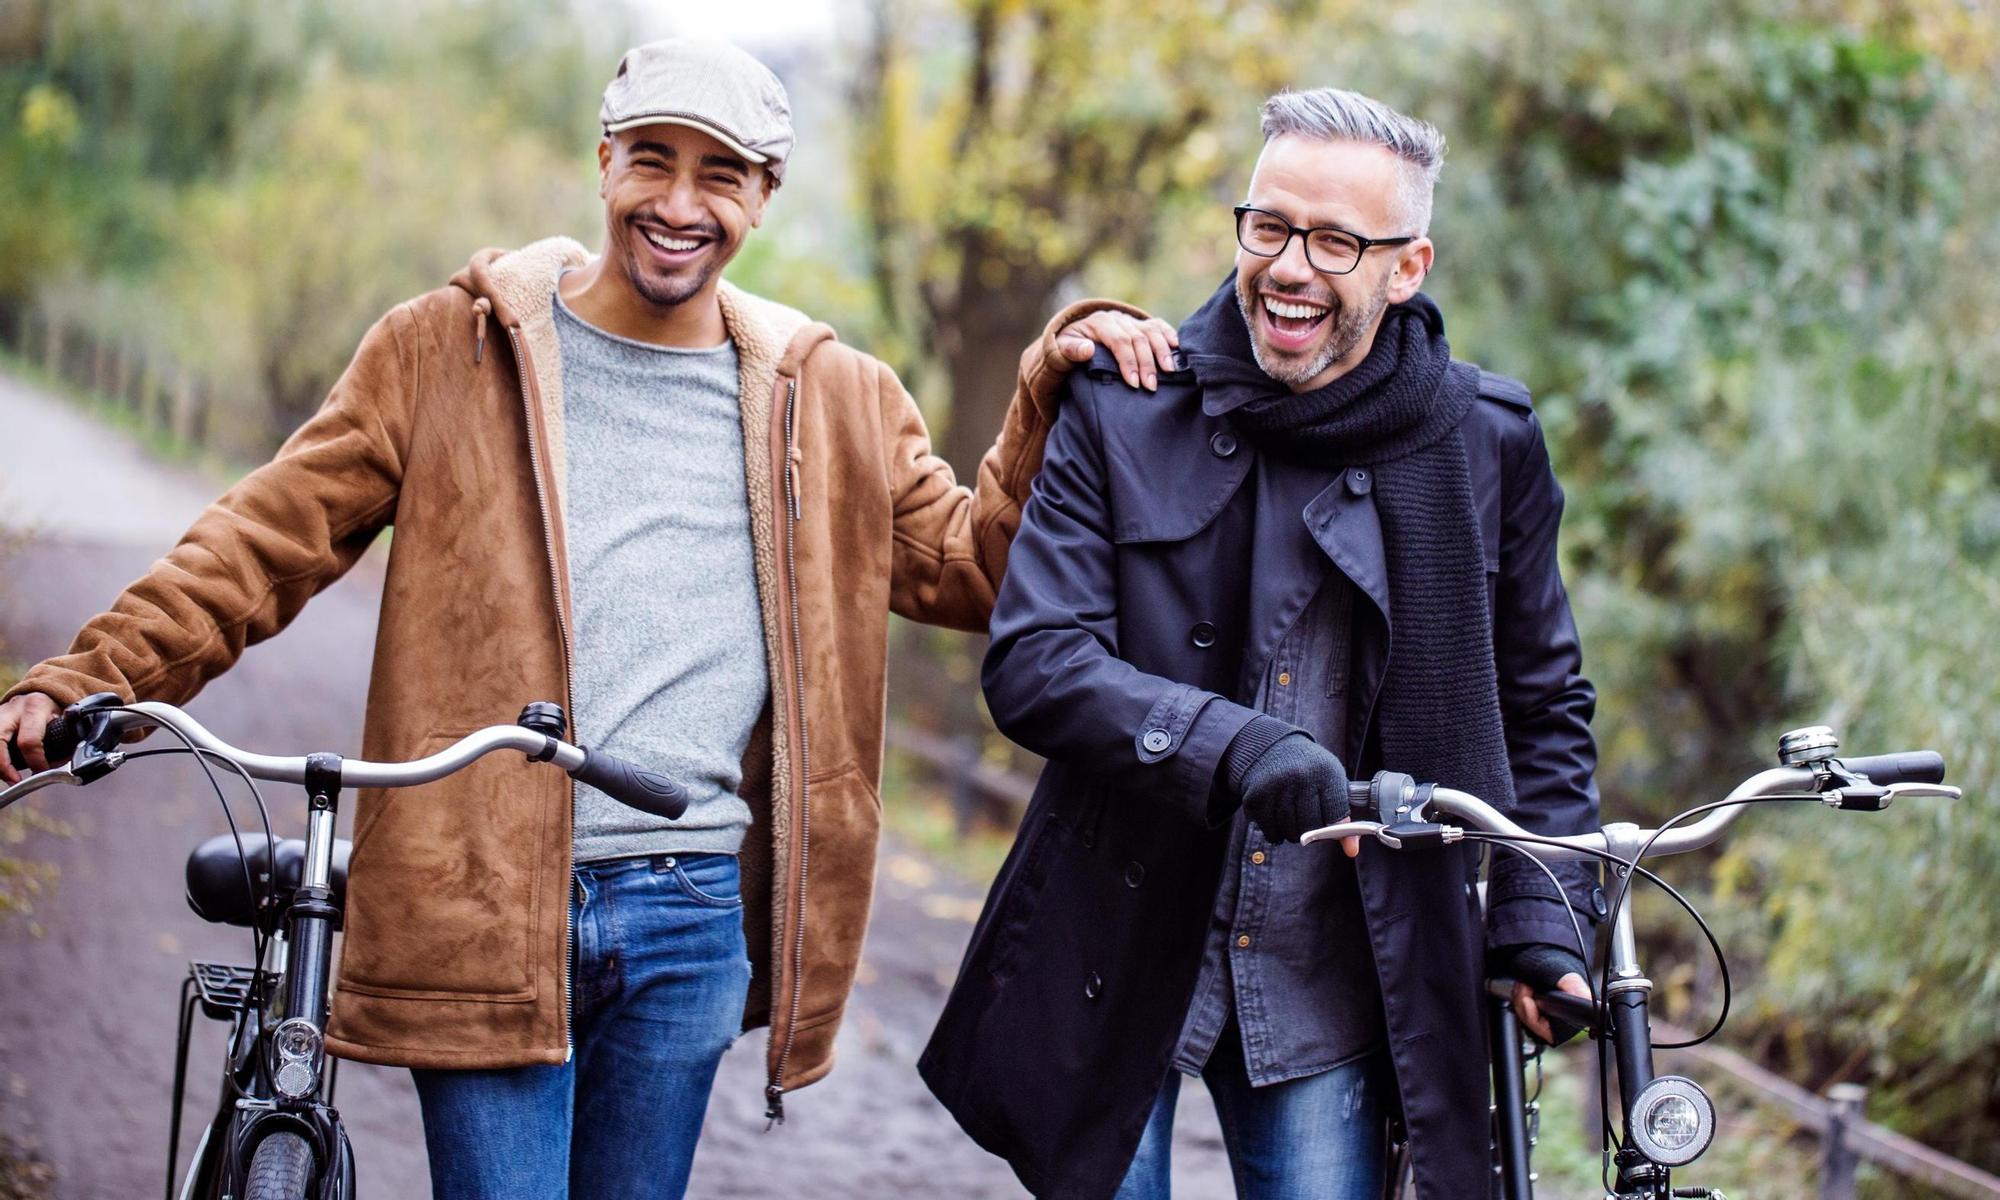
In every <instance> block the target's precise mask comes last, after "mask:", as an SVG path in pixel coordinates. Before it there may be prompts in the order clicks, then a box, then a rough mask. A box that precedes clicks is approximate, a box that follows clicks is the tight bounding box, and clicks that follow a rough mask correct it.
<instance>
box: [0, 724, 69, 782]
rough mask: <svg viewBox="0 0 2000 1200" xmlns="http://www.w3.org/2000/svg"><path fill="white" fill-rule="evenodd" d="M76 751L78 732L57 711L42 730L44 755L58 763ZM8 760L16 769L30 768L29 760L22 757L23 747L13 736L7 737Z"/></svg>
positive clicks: (48, 759)
mask: <svg viewBox="0 0 2000 1200" xmlns="http://www.w3.org/2000/svg"><path fill="white" fill-rule="evenodd" d="M75 753H76V734H74V733H72V732H70V727H69V722H67V721H65V720H63V715H62V714H61V713H57V714H56V715H55V716H53V717H50V718H49V723H48V726H47V727H46V728H44V729H43V730H42V757H43V758H44V759H45V760H47V761H48V762H50V763H56V762H60V761H62V760H63V759H66V758H68V757H70V756H71V755H72V754H75ZM7 761H8V762H10V763H12V764H13V766H14V769H15V770H16V771H25V770H27V769H28V760H27V759H25V758H22V757H21V747H20V745H19V744H18V743H17V742H16V741H15V740H14V739H13V738H8V739H7Z"/></svg>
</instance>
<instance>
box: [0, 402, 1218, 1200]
mask: <svg viewBox="0 0 2000 1200" xmlns="http://www.w3.org/2000/svg"><path fill="white" fill-rule="evenodd" d="M0 424H3V425H4V427H5V428H6V429H7V430H8V433H9V438H8V440H9V443H10V444H11V445H13V446H16V447H24V446H25V447H33V448H34V449H33V451H32V452H30V453H25V454H15V455H11V456H10V458H11V459H12V460H13V461H10V462H9V463H8V464H7V465H6V466H5V467H4V468H0V525H7V526H10V527H13V528H16V529H19V528H20V527H21V526H23V525H28V526H31V527H32V532H33V533H34V534H35V536H34V539H33V541H32V542H31V543H30V544H28V545H27V546H26V547H25V548H23V549H21V550H19V551H17V552H15V553H14V554H13V555H12V556H11V557H10V558H8V559H7V560H6V562H5V563H4V564H0V638H4V646H5V651H4V652H5V654H6V655H7V656H8V657H11V658H13V659H15V660H17V661H33V660H34V659H36V658H39V657H42V656H45V655H47V654H51V653H56V652H59V651H60V650H61V649H62V648H63V647H64V646H65V645H66V644H67V641H68V639H69V637H70V636H71V634H72V633H73V632H74V631H75V629H76V627H77V625H78V624H80V623H81V622H82V621H83V620H84V619H86V618H87V617H89V616H90V615H91V614H93V613H95V612H97V611H98V610H99V609H100V608H101V607H102V606H103V605H104V604H105V603H106V602H108V601H109V600H110V599H111V598H112V597H113V596H114V595H115V594H116V593H117V591H118V589H119V588H120V587H122V586H123V585H124V584H125V583H127V582H128V581H129V580H131V579H132V578H133V577H135V576H136V575H138V574H139V573H141V572H142V571H144V570H145V568H146V566H147V564H148V563H149V562H151V561H152V560H153V559H154V558H155V557H157V556H158V554H159V553H161V552H162V551H163V550H165V549H166V548H167V547H168V546H169V545H170V544H171V543H172V541H173V539H174V538H175V537H176V536H177V535H178V533H179V532H180V531H181V530H182V529H184V528H185V527H186V526H187V524H188V522H189V521H190V520H192V518H193V517H194V516H195V514H197V513H198V512H199V511H200V509H201V506H202V505H203V504H204V503H205V502H206V501H207V500H208V499H209V498H210V496H211V495H212V493H213V491H214V490H215V485H214V484H213V483H212V482H211V481H208V480H204V479H202V478H200V477H198V476H195V475H193V474H191V473H188V472H186V471H182V470H178V469H174V468H169V467H163V466H161V465H160V464H158V463H156V462H154V461H153V460H151V459H150V458H149V457H148V456H147V455H146V454H145V453H144V452H143V451H142V450H141V449H139V448H138V447H137V446H135V445H134V444H132V443H131V442H130V441H129V440H128V439H125V438H121V437H118V436H115V435H110V434H107V433H106V432H105V431H104V430H102V429H101V428H99V427H97V426H96V425H95V424H93V423H92V422H90V421H89V420H88V419H86V418H84V417H82V416H80V415H78V414H77V413H76V412H75V411H74V410H72V409H70V408H68V407H66V406H64V405H63V404H61V403H60V402H57V401H53V400H51V399H49V398H47V397H46V396H43V395H41V394H39V393H37V392H36V391H34V390H33V389H31V388H28V387H26V386H23V385H22V384H21V383H19V382H18V381H16V380H13V379H10V378H8V377H6V376H4V375H0ZM379 592H380V577H379V573H378V572H377V571H376V570H375V568H374V567H373V565H372V564H370V563H365V562H364V563H363V564H362V565H361V566H360V567H359V568H357V569H356V570H355V572H354V573H353V574H352V575H351V576H350V577H349V578H347V579H345V580H343V581H341V582H340V583H339V584H337V585H335V586H334V587H332V588H331V589H329V590H328V591H327V592H325V593H324V594H322V595H321V596H320V597H318V598H317V599H316V600H315V601H314V602H313V603H312V604H311V605H309V606H307V608H306V610H305V613H304V614H303V615H302V616H301V617H300V619H299V620H298V621H297V622H296V623H295V624H294V625H293V626H292V627H291V628H290V629H288V630H287V631H286V632H285V633H284V635H282V636H280V637H278V638H276V639H274V640H273V641H271V642H269V643H267V644H265V645H262V646H258V647H253V648H252V649H251V650H250V651H249V653H247V654H246V655H245V656H244V658H243V661H242V662H241V664H240V665H239V666H238V667H237V668H236V669H235V670H234V671H232V672H231V673H230V674H229V675H227V676H225V677H223V678H222V679H220V680H218V681H217V682H216V683H214V684H213V685H211V686H210V687H209V689H208V690H207V691H205V692H204V693H203V694H202V695H201V696H200V697H199V698H198V699H197V700H196V701H195V702H194V703H193V704H192V705H191V706H190V707H191V709H192V710H193V711H194V712H195V713H196V715H198V716H199V717H201V718H202V720H203V721H204V722H206V723H208V724H209V725H210V726H211V727H213V728H214V729H216V730H217V731H218V732H219V733H221V734H222V735H223V736H225V737H227V738H229V739H230V740H232V741H234V742H236V743H238V744H239V745H247V746H257V747H271V748H274V749H283V750H289V751H295V752H300V753H303V752H305V751H306V750H316V749H331V750H337V751H342V752H346V753H353V752H355V751H357V750H358V748H359V739H360V716H361V706H362V698H363V694H364V691H365V687H366V674H367V667H368V656H367V654H365V653H362V652H361V651H360V648H361V647H365V646H368V645H370V644H371V642H372V638H373V635H374V624H375V608H376V604H377V600H378V597H379ZM134 765H135V767H136V766H138V765H139V764H134ZM145 765H146V766H148V767H150V768H152V769H148V770H136V769H128V770H126V771H124V772H121V773H120V774H119V775H117V776H114V777H113V778H111V779H109V780H107V781H105V782H104V783H101V784H98V785H96V786H94V787H92V788H91V789H89V790H88V791H87V792H76V793H71V792H68V791H67V790H64V791H63V792H62V794H61V795H60V796H56V797H55V798H54V799H53V800H51V801H49V802H48V803H46V804H45V805H44V808H45V809H46V810H48V811H51V812H55V813H57V814H59V815H60V816H62V817H63V818H64V819H66V820H69V821H70V822H71V823H72V824H73V825H74V826H75V827H76V836H74V837H72V838H68V839H40V840H37V841H35V842H33V843H31V846H30V849H31V850H32V852H33V853H34V854H35V856H37V857H39V858H42V859H44V860H46V861H51V862H54V863H55V864H56V865H57V866H58V867H59V868H60V870H61V878H60V882H59V884H58V885H57V887H56V888H55V889H54V890H53V892H52V893H51V894H49V895H46V896H44V897H43V898H42V899H41V900H40V902H39V903H38V905H37V910H36V912H35V914H34V916H35V919H36V920H37V921H38V922H40V924H41V925H42V926H43V932H42V933H41V934H40V936H35V935H33V934H31V933H30V932H29V931H28V930H26V929H25V928H23V927H22V926H21V925H20V924H19V923H8V924H6V925H4V926H0V962H4V964H5V966H4V970H0V981H4V982H0V1131H4V1132H7V1133H9V1134H11V1135H12V1136H13V1137H15V1138H16V1139H18V1140H19V1141H21V1142H23V1143H25V1144H26V1145H28V1146H29V1147H30V1148H31V1149H32V1150H33V1152H34V1153H36V1154H37V1155H39V1156H40V1157H42V1158H45V1159H46V1160H48V1161H49V1162H50V1163H51V1164H52V1165H53V1166H54V1168H55V1171H56V1178H57V1183H56V1188H55V1192H54V1195H55V1196H57V1197H62V1198H65V1200H87V1198H88V1200H95V1198H97V1197H110V1196H143V1195H152V1194H158V1192H159V1191H160V1188H161V1182H162V1171H163V1168H164V1166H165V1162H164V1159H165V1151H166V1137H167V1097H168V1096H169V1093H170V1092H171V1083H172V1071H173V1061H172V1060H173V1033H174V1030H173V1021H174V1000H175V997H176V995H177V994H178V990H179V986H180V980H181V978H182V975H183V974H184V972H185V970H186V964H187V962H188V960H189V959H191V958H214V959H220V960H226V961H243V960H245V959H246V958H247V955H248V939H247V937H246V936H245V935H244V934H243V933H242V931H239V930H231V929H221V928H217V927H214V926H209V925H205V924H203V923H202V922H201V921H199V920H197V919H196V918H195V917H194V916H193V914H192V913H190V912H189V911H188V910H187V909H186V907H185V905H184V904H183V903H182V901H181V892H182V884H181V870H182V863H183V860H184V858H185V855H186V851H187V850H188V848H189V847H191V846H193V845H194V844H195V843H196V842H197V841H199V840H200V839H201V838H204V837H206V836H209V835H210V834H212V833H218V832H222V831H224V829H225V828H226V827H225V825H224V824H223V822H222V818H221V816H220V814H219V810H218V809H217V807H216V804H215V800H214V797H213V795H212V794H211V793H209V792H208V791H207V785H206V783H205V782H203V781H202V779H201V776H200V774H199V772H198V771H196V770H194V768H193V767H192V766H190V765H187V764H183V763H179V762H167V763H148V764H145ZM44 795H45V796H50V795H53V794H52V793H45V794H44ZM267 797H268V798H269V799H270V800H271V801H272V802H273V809H274V811H273V819H274V821H275V822H277V823H278V824H280V825H282V826H283V827H284V828H285V830H287V831H290V832H294V833H295V832H297V831H298V829H299V827H300V824H301V822H300V820H299V816H298V813H297V811H296V809H295V807H294V806H292V805H290V804H289V803H287V801H288V800H289V797H287V796H284V795H283V794H282V792H281V791H279V790H278V789H270V790H267ZM38 799H40V798H38ZM253 819H254V818H253ZM877 899H878V907H877V913H876V919H875V924H874V926H873V928H872V930H871V932H870V934H869V941H868V949H867V954H866V958H865V961H864V962H863V965H862V970H861V980H860V983H859V986H858V988H857V991H856V996H855V999H854V1003H853V1005H852V1007H851V1009H850V1015H849V1018H848V1020H847V1023H846V1025H845V1027H844V1028H843V1029H842V1031H841V1035H840V1042H839V1056H840V1059H839V1067H838V1068H837V1069H836V1070H835V1072H834V1073H833V1075H832V1076H831V1077H830V1078H829V1079H828V1080H827V1081H825V1082H824V1083H821V1084H818V1085H815V1086H814V1087H812V1088H810V1089H808V1090H806V1091H804V1092H801V1093H799V1094H798V1095H797V1096H796V1097H794V1098H793V1099H792V1102H791V1104H790V1105H789V1108H788V1115H789V1117H790V1120H789V1123H788V1124H787V1125H785V1126H784V1127H783V1128H781V1129H779V1130H777V1131H775V1132H771V1133H766V1132H765V1122H764V1119H763V1099H762V1095H761V1091H762V1083H763V1078H762V1062H763V1036H762V1034H761V1033H759V1034H754V1035H751V1036H749V1037H746V1038H744V1039H742V1040H741V1041H740V1042H739V1043H738V1044H737V1046H736V1048H735V1049H734V1050H732V1051H731V1052H730V1054H729V1056H728V1057H727V1058H726V1059H725V1060H724V1063H723V1069H722V1077H721V1079H720V1080H719V1081H718V1083H717V1086H716V1094H715V1099H714V1102H713V1103H712V1104H711V1106H710V1109H709V1118H708V1126H707V1130H706V1133H705V1134H704V1139H703V1142H702V1145H701V1149H700V1151H699V1153H698V1154H697V1156H696V1161H695V1172H694V1183H693V1185H692V1187H691V1189H690V1194H691V1195H693V1196H697V1197H711V1196H714V1197H755V1196H798V1195H812V1196H819V1197H871V1198H872V1197H884V1196H912V1197H931V1196H949V1197H953V1198H954V1200H974V1198H981V1197H1015V1196H1020V1195H1022V1194H1023V1193H1022V1191H1021V1189H1020V1187H1019V1185H1018V1184H1016V1183H1015V1182H1014V1179H1013V1176H1012V1174H1011V1173H1010V1172H1009V1171H1008V1170H1007V1168H1006V1166H1005V1165H1004V1164H1003V1163H1001V1162H1000V1161H999V1160H998V1159H995V1158H992V1157H990V1156H989V1155H987V1154H985V1153H984V1152H983V1151H981V1150H979V1149H978V1148H977V1147H976V1146H974V1145H973V1144H972V1143H971V1142H970V1141H968V1140H967V1139H966V1138H965V1137H964V1135H962V1134H961V1133H960V1132H959V1131H958V1129H957V1127H956V1126H955V1125H954V1124H953V1123H952V1121H951V1120H950V1118H949V1117H948V1116H946V1115H945V1113H944V1111H943V1110H942V1109H940V1108H939V1107H938V1106H937V1104H936V1103H935V1102H934V1101H933V1100H932V1099H931V1097H930V1095H929V1093H928V1092H926V1091H925V1090H924V1088H923V1086H922V1084H921V1082H920V1081H919V1080H918V1079H917V1077H916V1070H915V1066H914V1064H915V1060H916V1056H917V1053H918V1052H919V1051H920V1050H921V1048H922V1046H923V1042H924V1040H925V1038H926V1037H928V1036H929V1032H930V1028H931V1025H932V1022H933V1020H934V1019H935V1016H936V1013H937V1010H938V1008H939V1006H940V1005H941V1004H942V1003H943V1000H944V994H945V989H946V986H947V984H948V981H949V980H950V978H951V976H952V973H953V972H954V971H955V970H956V967H957V963H958V959H959V954H960V951H961V950H962V949H963V947H964V943H965V938H966V936H967V934H968V932H969V931H970V928H971V925H970V921H971V916H972V914H973V912H974V911H976V904H977V899H978V894H977V891H976V890H975V889H972V888H968V887H967V886H966V885H965V884H964V883H963V882H962V881H954V880H952V879H949V878H947V877H945V876H944V875H943V874H942V873H941V872H939V871H938V870H937V869H936V868H935V867H933V866H932V865H930V864H928V863H926V862H923V861H920V860H919V859H917V858H915V857H913V856H912V855H910V854H908V853H906V852H904V851H902V850H899V849H898V848H897V847H895V846H890V847H888V849H887V851H886V852H885V855H884V859H883V866H882V872H881V877H880V883H879V886H878V894H877ZM199 1033H200V1035H201V1039H200V1041H199V1042H198V1043H197V1045H196V1047H195V1049H194V1051H193V1053H192V1055H191V1064H192V1065H191V1069H190V1078H191V1081H192V1082H191V1086H190V1088H189V1092H188V1094H189V1106H190V1119H191V1122H194V1123H198V1121H199V1117H198V1116H197V1114H198V1113H199V1110H200V1109H201V1107H202V1106H203V1105H205V1104H206V1103H208V1102H209V1098H210V1097H211V1096H212V1095H213V1092H212V1090H211V1089H212V1087H213V1080H212V1070H211V1068H210V1066H209V1064H210V1063H212V1062H213V1061H214V1059H215V1058H216V1056H217V1055H218V1054H219V1051H220V1045H221V1040H220V1027H219V1026H213V1025H209V1026H207V1027H205V1028H202V1029H201V1030H200V1031H199ZM1198 1095H1199V1089H1198V1087H1197V1088H1193V1089H1189V1096H1190V1097H1197V1096H1198ZM339 1101H340V1106H341V1109H342V1112H343V1114H344V1115H345V1116H346V1118H347V1120H348V1123H349V1125H350V1128H351V1129H352V1131H353V1137H354V1141H355V1144H356V1147H357V1150H358V1153H359V1156H360V1163H361V1171H360V1183H361V1186H362V1188H363V1189H364V1192H365V1194H366V1195H368V1196H371V1197H377V1198H379V1197H392V1198H396V1200H404V1198H412V1200H422V1198H423V1197H427V1196H428V1195H429V1187H428V1183H427V1177H426V1172H425V1166H424V1152H423V1140H422V1136H421V1132H420V1130H421V1124H420V1120H419V1117H418V1113H417V1106H416V1100H415V1094H414V1092H413V1091H412V1090H411V1088H410V1084H409V1079H408V1076H407V1075H406V1074H405V1073H404V1072H402V1071H397V1070H386V1069H380V1068H374V1067H368V1066H362V1065H357V1064H351V1063H350V1064H346V1065H345V1066H343V1067H342V1069H341V1073H340V1094H339ZM1180 1111H1181V1113H1182V1119H1181V1128H1180V1130H1179V1139H1178V1140H1179V1147H1178V1148H1179V1154H1178V1162H1177V1164H1176V1167H1177V1170H1176V1174H1177V1177H1178V1179H1177V1182H1178V1183H1179V1185H1180V1187H1179V1189H1178V1194H1179V1195H1181V1196H1184V1197H1193V1198H1198V1200H1200V1198H1207V1197H1218V1196H1224V1195H1227V1194H1228V1191H1229V1188H1228V1184H1227V1171H1226V1167H1225V1166H1224V1165H1223V1163H1222V1161H1221V1153H1220V1145H1221V1143H1220V1138H1219V1135H1218V1134H1217V1132H1216V1129H1215V1126H1214V1121H1213V1117H1212V1116H1211V1115H1210V1112H1209V1106H1208V1105H1207V1104H1206V1103H1196V1102H1192V1100H1191V1099H1184V1101H1183V1103H1182V1104H1181V1106H1180ZM194 1137H195V1131H194V1130H193V1129H190V1130H188V1131H187V1132H186V1133H185V1134H184V1137H183V1142H184V1148H183V1157H184V1158H185V1154H186V1148H187V1147H191V1146H192V1144H193V1141H194Z"/></svg>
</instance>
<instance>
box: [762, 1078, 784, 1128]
mask: <svg viewBox="0 0 2000 1200" xmlns="http://www.w3.org/2000/svg"><path fill="white" fill-rule="evenodd" d="M764 1119H765V1121H766V1122H767V1124H766V1125H765V1126H764V1132H765V1133H769V1132H771V1130H772V1129H774V1128H776V1127H777V1126H779V1125H783V1124H784V1123H785V1089H783V1088H781V1087H779V1086H778V1085H777V1084H775V1083H774V1084H772V1085H770V1086H769V1087H767V1088H765V1089H764Z"/></svg>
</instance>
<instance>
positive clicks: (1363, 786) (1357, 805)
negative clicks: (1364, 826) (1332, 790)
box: [1347, 779, 1375, 812]
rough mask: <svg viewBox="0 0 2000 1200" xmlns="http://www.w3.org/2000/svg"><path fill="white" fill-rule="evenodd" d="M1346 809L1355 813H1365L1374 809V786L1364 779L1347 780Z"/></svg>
mask: <svg viewBox="0 0 2000 1200" xmlns="http://www.w3.org/2000/svg"><path fill="white" fill-rule="evenodd" d="M1347 807H1348V808H1350V809H1352V810H1353V811H1355V812H1367V811H1368V810H1369V809H1372V808H1374V807H1375V800H1374V784H1372V783H1370V782H1369V781H1368V780H1366V779H1353V780H1349V781H1348V784H1347Z"/></svg>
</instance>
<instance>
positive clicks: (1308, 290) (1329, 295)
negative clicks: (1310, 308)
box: [1252, 279, 1340, 309]
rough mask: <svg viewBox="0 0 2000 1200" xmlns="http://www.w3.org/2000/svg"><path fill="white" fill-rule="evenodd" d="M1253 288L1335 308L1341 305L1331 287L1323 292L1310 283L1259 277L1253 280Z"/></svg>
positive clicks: (1268, 293)
mask: <svg viewBox="0 0 2000 1200" xmlns="http://www.w3.org/2000/svg"><path fill="white" fill-rule="evenodd" d="M1252 289H1253V290H1254V291H1256V292H1258V293H1259V294H1263V295H1271V296H1282V297H1284V298H1285V299H1287V300H1308V301H1311V302H1312V303H1314V304H1320V305H1325V306H1326V307H1328V308H1333V309H1338V308H1339V307H1340V297H1339V296H1338V295H1337V294H1335V293H1334V291H1333V290H1332V289H1331V288H1329V289H1327V290H1326V291H1325V292H1324V293H1321V292H1318V291H1315V290H1314V288H1313V286H1312V285H1311V284H1309V283H1278V282H1275V281H1273V280H1270V279H1257V280H1253V281H1252Z"/></svg>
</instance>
